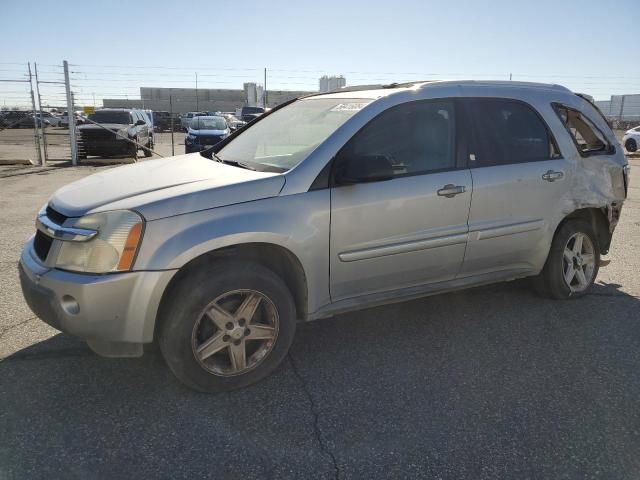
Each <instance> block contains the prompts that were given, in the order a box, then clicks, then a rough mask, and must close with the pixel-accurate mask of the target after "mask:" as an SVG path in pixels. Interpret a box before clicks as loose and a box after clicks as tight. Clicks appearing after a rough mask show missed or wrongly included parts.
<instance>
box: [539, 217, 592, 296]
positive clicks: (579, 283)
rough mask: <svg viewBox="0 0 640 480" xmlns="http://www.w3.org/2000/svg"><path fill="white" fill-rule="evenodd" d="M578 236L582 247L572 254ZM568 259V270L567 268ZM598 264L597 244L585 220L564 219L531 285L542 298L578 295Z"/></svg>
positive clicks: (585, 290) (584, 291)
mask: <svg viewBox="0 0 640 480" xmlns="http://www.w3.org/2000/svg"><path fill="white" fill-rule="evenodd" d="M578 238H581V240H580V242H581V245H582V248H581V249H580V250H581V251H580V254H579V255H577V256H576V255H575V252H576V247H577V245H576V242H577V241H578V240H577V239H578ZM565 254H566V255H565ZM569 262H571V266H572V269H571V268H569V267H568V265H569ZM599 265H600V245H599V244H598V237H597V236H596V234H595V232H594V231H593V228H592V227H591V225H590V224H589V223H588V222H586V221H585V220H580V219H572V220H568V221H566V222H565V223H563V224H562V225H561V226H560V228H559V229H558V231H557V232H556V234H555V236H554V238H553V242H551V249H550V250H549V256H548V257H547V261H546V262H545V264H544V268H543V269H542V272H540V274H539V275H537V276H536V277H534V278H533V286H534V288H535V290H536V291H537V292H538V294H540V295H541V296H543V297H547V298H552V299H556V300H565V299H569V298H580V297H582V296H584V295H586V294H587V293H588V292H589V290H590V289H591V286H592V285H593V282H594V281H595V279H596V277H597V275H598V269H599ZM578 269H580V271H582V275H580V274H579V270H578ZM572 274H573V275H572ZM568 277H569V278H570V283H569V282H568V281H567V278H568Z"/></svg>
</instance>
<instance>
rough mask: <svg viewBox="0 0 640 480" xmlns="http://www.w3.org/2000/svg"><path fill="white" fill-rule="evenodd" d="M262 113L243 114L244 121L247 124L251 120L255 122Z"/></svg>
mask: <svg viewBox="0 0 640 480" xmlns="http://www.w3.org/2000/svg"><path fill="white" fill-rule="evenodd" d="M261 115H262V113H247V114H245V115H243V116H242V121H243V122H244V123H245V125H246V124H247V123H249V122H253V121H254V120H255V119H256V118H258V117H259V116H261Z"/></svg>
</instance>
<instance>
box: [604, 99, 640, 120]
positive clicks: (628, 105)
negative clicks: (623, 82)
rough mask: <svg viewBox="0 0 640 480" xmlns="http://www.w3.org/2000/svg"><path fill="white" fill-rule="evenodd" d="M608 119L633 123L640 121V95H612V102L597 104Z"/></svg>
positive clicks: (606, 101) (605, 101)
mask: <svg viewBox="0 0 640 480" xmlns="http://www.w3.org/2000/svg"><path fill="white" fill-rule="evenodd" d="M595 103H596V105H597V106H598V108H599V109H600V111H601V112H602V113H603V115H604V116H605V117H607V118H612V119H617V120H625V121H633V120H638V119H640V94H638V93H635V94H630V95H611V99H610V100H598V101H596V102H595Z"/></svg>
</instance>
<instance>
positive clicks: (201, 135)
mask: <svg viewBox="0 0 640 480" xmlns="http://www.w3.org/2000/svg"><path fill="white" fill-rule="evenodd" d="M229 133H230V128H229V125H228V124H227V121H226V120H225V119H224V117H222V116H207V117H194V118H193V119H192V120H191V124H190V125H189V128H188V129H187V135H186V136H185V139H184V152H185V153H191V152H199V151H200V150H203V149H205V148H209V147H210V146H212V145H215V144H216V143H218V142H220V141H221V140H223V139H225V138H227V136H228V135H229Z"/></svg>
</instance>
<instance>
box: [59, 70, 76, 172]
mask: <svg viewBox="0 0 640 480" xmlns="http://www.w3.org/2000/svg"><path fill="white" fill-rule="evenodd" d="M62 66H63V68H64V89H65V91H66V93H67V118H68V119H69V142H70V143H71V165H74V166H75V165H78V143H77V141H76V116H75V115H74V114H73V93H72V92H71V83H70V82H69V62H67V61H66V60H64V61H63V62H62Z"/></svg>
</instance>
